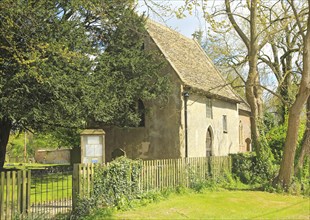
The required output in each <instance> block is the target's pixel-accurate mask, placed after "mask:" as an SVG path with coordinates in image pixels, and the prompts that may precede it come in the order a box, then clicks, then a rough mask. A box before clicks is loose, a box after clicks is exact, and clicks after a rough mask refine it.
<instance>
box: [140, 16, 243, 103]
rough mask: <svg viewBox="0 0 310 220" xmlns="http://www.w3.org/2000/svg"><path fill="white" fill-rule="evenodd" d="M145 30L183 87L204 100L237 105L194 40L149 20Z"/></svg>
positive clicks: (227, 87) (237, 97)
mask: <svg viewBox="0 0 310 220" xmlns="http://www.w3.org/2000/svg"><path fill="white" fill-rule="evenodd" d="M146 27H147V31H148V33H149V35H150V36H151V38H152V39H153V40H154V42H155V43H156V45H157V46H158V48H159V49H160V50H161V52H162V53H163V54H164V56H165V57H166V59H167V60H168V62H169V63H170V65H171V66H172V67H173V68H174V70H175V71H176V72H177V74H178V75H179V77H180V79H181V81H182V82H183V83H184V85H185V86H189V87H191V88H192V89H194V90H197V91H200V92H203V93H204V94H206V95H207V96H211V97H216V98H219V99H225V100H229V101H233V102H240V101H241V100H240V98H239V96H238V95H236V93H235V92H234V91H233V89H232V88H231V86H229V85H228V84H227V82H226V81H225V80H224V78H223V77H222V75H221V73H220V72H219V71H218V70H217V69H216V67H215V66H214V65H213V63H212V61H211V59H210V58H209V57H208V56H207V55H206V53H205V52H204V51H203V49H202V48H201V47H200V45H199V44H198V43H197V42H196V41H195V40H192V39H189V38H187V37H185V36H183V35H181V34H180V33H178V32H176V31H174V30H172V29H170V28H167V27H165V26H163V25H161V24H158V23H156V22H153V21H151V20H147V25H146Z"/></svg>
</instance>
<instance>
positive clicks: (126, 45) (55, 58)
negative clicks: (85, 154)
mask: <svg viewBox="0 0 310 220" xmlns="http://www.w3.org/2000/svg"><path fill="white" fill-rule="evenodd" d="M133 4H134V1H133V0H125V1H120V0H116V1H110V0H103V1H97V0H76V1H58V0H50V1H45V0H29V1H24V0H4V1H0V8H1V10H0V18H1V19H0V75H1V77H0V106H1V108H0V133H1V134H3V133H9V132H10V130H11V129H12V127H11V124H12V125H13V130H19V129H22V130H23V128H26V129H28V130H33V131H36V132H39V131H47V130H57V129H56V128H59V127H61V128H75V129H76V128H84V127H85V126H89V124H90V123H91V122H94V121H95V122H100V123H102V124H108V125H111V124H113V125H122V126H125V125H128V124H129V125H132V124H137V123H139V117H138V113H137V112H132V111H128V109H130V108H129V107H130V105H132V103H134V102H136V101H137V100H138V99H142V100H143V101H148V100H154V99H156V100H159V101H160V99H161V98H163V99H164V98H165V95H162V94H167V92H168V91H169V89H168V87H169V86H168V84H169V80H167V78H166V77H165V74H164V73H161V74H160V73H159V71H160V68H161V67H162V61H161V57H160V56H158V54H154V53H152V52H148V51H146V50H143V49H142V46H143V40H144V39H145V33H146V32H145V29H144V24H145V19H144V17H140V16H138V15H137V14H136V13H135V12H134V9H133ZM158 97H159V98H158ZM2 121H5V122H6V125H7V126H6V127H4V126H1V122H2ZM92 125H93V124H92ZM4 140H5V138H0V147H1V155H0V156H1V157H0V160H1V161H0V162H1V163H2V160H4V155H3V154H4V153H3V152H5V151H6V144H7V143H6V141H4ZM1 163H0V165H2V164H1Z"/></svg>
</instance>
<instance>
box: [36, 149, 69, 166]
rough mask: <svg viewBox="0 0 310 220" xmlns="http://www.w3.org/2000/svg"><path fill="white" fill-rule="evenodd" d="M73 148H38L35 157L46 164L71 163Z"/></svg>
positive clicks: (38, 161) (37, 160)
mask: <svg viewBox="0 0 310 220" xmlns="http://www.w3.org/2000/svg"><path fill="white" fill-rule="evenodd" d="M70 152H71V149H56V150H37V151H36V152H35V156H34V159H35V161H36V162H37V163H44V164H47V163H48V164H69V163H70V162H71V156H70V154H71V153H70Z"/></svg>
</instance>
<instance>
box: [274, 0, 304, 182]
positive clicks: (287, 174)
mask: <svg viewBox="0 0 310 220" xmlns="http://www.w3.org/2000/svg"><path fill="white" fill-rule="evenodd" d="M289 3H290V5H291V6H292V9H293V11H294V16H295V19H296V21H297V24H298V27H299V34H300V35H301V36H302V39H303V67H302V77H301V81H300V85H299V89H298V93H297V95H296V99H295V101H294V103H293V104H292V107H291V108H290V110H289V118H288V130H287V135H286V139H285V146H284V151H283V158H282V161H281V165H280V171H279V175H278V177H277V179H276V183H278V184H281V185H282V186H284V187H288V186H289V185H290V183H291V178H292V174H293V172H294V160H295V153H296V147H297V140H298V130H299V125H300V115H301V112H302V109H303V106H304V105H305V104H306V102H307V100H308V98H309V96H310V66H309V65H310V54H309V52H310V29H309V27H310V16H309V5H310V0H308V20H307V30H306V32H305V30H304V29H303V28H302V25H301V21H300V20H299V16H298V12H297V9H296V7H295V3H294V1H293V0H291V1H289Z"/></svg>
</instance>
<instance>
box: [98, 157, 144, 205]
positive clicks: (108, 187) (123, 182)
mask: <svg viewBox="0 0 310 220" xmlns="http://www.w3.org/2000/svg"><path fill="white" fill-rule="evenodd" d="M140 172H141V163H140V162H139V161H133V160H130V159H127V158H125V157H119V158H117V159H116V160H114V161H113V162H111V163H110V164H109V165H108V166H104V167H100V168H97V169H96V171H95V181H94V194H96V195H100V196H101V197H102V199H103V202H104V204H107V205H108V206H115V207H117V208H122V207H126V206H127V205H128V204H129V203H130V201H131V200H133V199H135V198H136V196H137V195H138V194H139V175H140Z"/></svg>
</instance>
